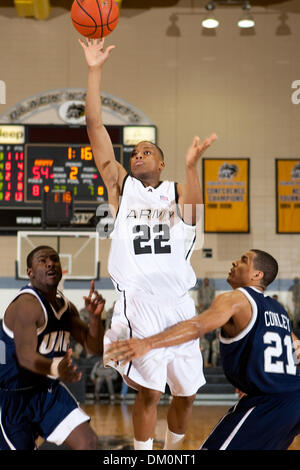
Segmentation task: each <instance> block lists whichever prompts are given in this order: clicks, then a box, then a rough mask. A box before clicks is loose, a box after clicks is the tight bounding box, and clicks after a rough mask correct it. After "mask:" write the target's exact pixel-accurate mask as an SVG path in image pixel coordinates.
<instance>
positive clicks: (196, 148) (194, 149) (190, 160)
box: [186, 134, 217, 166]
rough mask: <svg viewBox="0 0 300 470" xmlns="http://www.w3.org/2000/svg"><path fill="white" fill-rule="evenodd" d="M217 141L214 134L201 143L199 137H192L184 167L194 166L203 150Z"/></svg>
mask: <svg viewBox="0 0 300 470" xmlns="http://www.w3.org/2000/svg"><path fill="white" fill-rule="evenodd" d="M216 139H217V135H216V134H211V136H209V137H207V138H206V139H205V140H203V142H200V138H199V137H194V140H193V143H192V145H191V146H190V147H189V149H188V151H187V154H186V165H187V166H193V165H196V163H197V161H198V160H199V158H200V157H201V156H202V155H203V154H204V152H205V150H206V149H208V147H210V146H211V144H212V143H213V142H214V141H215V140H216Z"/></svg>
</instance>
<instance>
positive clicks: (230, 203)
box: [202, 158, 250, 233]
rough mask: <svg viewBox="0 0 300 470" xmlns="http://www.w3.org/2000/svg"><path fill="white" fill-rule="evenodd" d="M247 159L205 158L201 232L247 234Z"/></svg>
mask: <svg viewBox="0 0 300 470" xmlns="http://www.w3.org/2000/svg"><path fill="white" fill-rule="evenodd" d="M249 166H250V165H249V158H230V159H228V158H226V159H225V158H204V159H203V168H202V169H203V171H202V175H203V192H204V198H203V201H204V232H206V233H209V232H212V233H249V230H250V227H249Z"/></svg>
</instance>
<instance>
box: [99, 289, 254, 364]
mask: <svg viewBox="0 0 300 470" xmlns="http://www.w3.org/2000/svg"><path fill="white" fill-rule="evenodd" d="M235 317H238V318H235ZM250 317H251V307H250V304H249V302H248V300H247V298H246V297H245V296H244V295H243V294H242V293H241V292H239V291H237V290H235V291H232V292H226V293H224V294H220V295H218V296H217V297H216V298H215V299H214V301H213V302H212V304H211V306H210V307H209V309H207V310H205V311H204V312H203V313H201V315H197V316H195V317H193V318H191V319H189V320H186V321H183V322H180V323H177V324H176V325H174V326H172V327H171V328H168V329H167V330H165V331H163V332H162V333H159V334H157V335H154V336H150V337H148V338H143V339H138V338H131V339H129V340H126V341H118V342H116V343H113V344H112V345H111V346H110V347H109V348H108V349H107V350H106V352H105V355H106V356H107V358H109V359H112V360H114V361H123V362H124V363H125V364H126V363H127V362H130V361H132V360H133V359H136V358H137V357H141V356H143V355H144V354H146V353H147V352H148V351H150V350H151V349H157V348H166V347H169V346H176V345H178V344H182V343H186V342H188V341H191V340H193V339H197V338H200V337H201V336H203V335H205V334H206V333H208V332H210V331H213V330H215V329H217V328H221V327H224V325H227V324H229V322H230V321H231V322H232V325H230V328H234V327H235V326H234V324H235V322H236V320H237V325H238V326H237V327H238V328H239V327H240V325H241V324H243V323H246V324H247V323H248V321H249V319H250Z"/></svg>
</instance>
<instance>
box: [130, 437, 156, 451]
mask: <svg viewBox="0 0 300 470" xmlns="http://www.w3.org/2000/svg"><path fill="white" fill-rule="evenodd" d="M133 447H134V450H152V448H153V439H152V438H151V437H150V439H148V440H147V441H137V440H136V439H133Z"/></svg>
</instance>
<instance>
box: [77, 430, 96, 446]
mask: <svg viewBox="0 0 300 470" xmlns="http://www.w3.org/2000/svg"><path fill="white" fill-rule="evenodd" d="M78 444H79V446H78V447H79V450H97V444H98V438H97V436H96V434H94V433H93V432H90V433H88V435H85V436H82V440H81V442H79V443H78Z"/></svg>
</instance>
